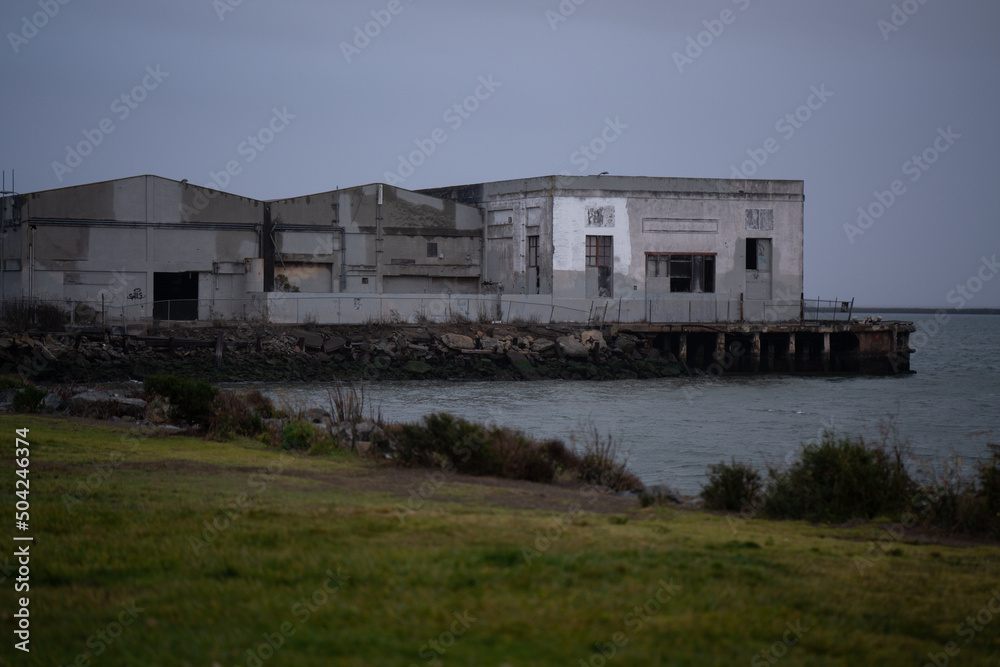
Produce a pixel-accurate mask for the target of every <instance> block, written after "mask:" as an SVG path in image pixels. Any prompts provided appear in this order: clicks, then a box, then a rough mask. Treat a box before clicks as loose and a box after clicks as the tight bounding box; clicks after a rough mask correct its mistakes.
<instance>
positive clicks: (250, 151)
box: [178, 107, 296, 218]
mask: <svg viewBox="0 0 1000 667" xmlns="http://www.w3.org/2000/svg"><path fill="white" fill-rule="evenodd" d="M295 118H296V116H295V114H292V113H289V112H288V107H282V108H281V109H278V108H277V107H275V108H273V109H272V110H271V118H270V119H269V120H268V121H267V122H266V123H265V124H264V125H263V127H261V128H260V129H259V130H257V131H256V132H255V133H253V134H250V135H248V136H247V138H246V139H244V140H243V141H242V142H240V144H239V145H238V146H237V147H236V154H237V155H238V156H239V158H242V159H234V160H229V161H228V162H226V164H225V166H224V168H223V169H220V170H219V171H212V170H210V171H209V172H208V182H207V183H206V184H205V187H206V188H208V191H207V192H205V191H199V192H197V193H196V194H195V196H194V198H193V199H192V200H191V204H192V205H190V206H189V205H188V204H186V203H182V204H180V205H179V206H178V208H179V209H180V212H181V214H182V215H185V216H188V217H190V218H193V217H195V216H197V215H198V214H199V213H201V212H202V211H204V210H205V209H206V208H208V205H209V203H210V202H211V201H212V200H213V199H215V198H216V197H218V196H219V191H222V190H224V189H225V188H227V187H229V184H230V183H232V182H233V178H234V177H236V176H239V175H240V174H242V173H243V168H244V166H246V165H247V164H250V163H251V162H253V161H254V160H256V159H257V157H258V156H259V155H260V154H261V153H263V152H264V151H266V150H267V148H268V146H270V145H271V144H272V143H273V142H274V140H275V139H276V138H277V136H278V135H279V134H281V133H282V132H284V131H285V130H286V129H287V128H288V126H289V125H291V122H292V121H293V120H295ZM213 190H214V192H213Z"/></svg>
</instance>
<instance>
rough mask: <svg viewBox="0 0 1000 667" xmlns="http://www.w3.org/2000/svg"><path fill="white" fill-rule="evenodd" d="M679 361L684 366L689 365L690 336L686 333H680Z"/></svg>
mask: <svg viewBox="0 0 1000 667" xmlns="http://www.w3.org/2000/svg"><path fill="white" fill-rule="evenodd" d="M677 359H678V361H680V362H681V365H682V366H687V362H688V336H687V334H685V333H682V334H681V335H680V349H679V350H678V354H677Z"/></svg>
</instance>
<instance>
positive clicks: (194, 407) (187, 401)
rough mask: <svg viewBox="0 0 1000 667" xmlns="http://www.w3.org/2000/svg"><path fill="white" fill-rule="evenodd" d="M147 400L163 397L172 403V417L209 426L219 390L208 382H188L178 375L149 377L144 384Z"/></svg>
mask: <svg viewBox="0 0 1000 667" xmlns="http://www.w3.org/2000/svg"><path fill="white" fill-rule="evenodd" d="M143 391H144V392H145V394H146V397H147V398H151V397H153V396H162V397H163V398H166V399H167V400H169V401H170V404H171V406H172V409H171V413H172V416H174V417H177V418H179V419H183V420H185V421H187V422H190V423H198V424H207V423H208V420H209V418H210V416H211V413H212V401H214V400H215V397H216V396H217V395H218V394H219V390H218V389H217V388H215V387H213V386H212V385H211V384H209V383H208V382H207V381H206V380H197V381H195V380H188V379H186V378H182V377H178V376H176V375H149V376H147V377H146V379H145V381H144V382H143Z"/></svg>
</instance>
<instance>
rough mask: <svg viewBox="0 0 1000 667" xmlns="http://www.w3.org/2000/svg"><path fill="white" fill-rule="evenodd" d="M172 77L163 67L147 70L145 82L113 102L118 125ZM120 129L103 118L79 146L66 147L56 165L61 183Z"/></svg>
mask: <svg viewBox="0 0 1000 667" xmlns="http://www.w3.org/2000/svg"><path fill="white" fill-rule="evenodd" d="M168 76H170V72H163V71H161V70H160V66H159V65H157V66H156V67H153V66H152V65H150V66H148V67H146V75H145V76H144V77H142V81H140V82H139V83H138V84H136V85H135V86H134V87H133V88H132V89H131V90H129V91H127V92H125V93H122V94H121V95H119V96H118V97H116V98H115V99H114V101H112V102H111V113H113V114H114V115H115V117H117V118H118V122H124V121H125V120H126V119H127V118H128V117H129V116H131V115H132V112H133V111H135V110H136V109H138V108H139V105H140V104H142V103H143V102H144V101H145V100H146V99H147V98H148V97H149V94H150V93H151V92H153V91H154V90H156V89H157V88H159V87H160V84H161V83H163V81H164V79H166V78H167V77H168ZM116 129H117V126H116V125H115V122H114V120H112V119H111V118H110V117H105V118H102V119H101V120H100V121H98V123H97V127H95V128H94V129H92V130H88V129H84V130H83V131H82V134H83V139H82V140H81V141H79V142H77V143H76V145H67V146H66V158H65V160H64V161H63V162H59V161H54V162H53V163H52V170H53V171H54V172H55V175H56V178H57V179H58V180H59V182H60V183H62V181H63V178H64V177H65V176H66V174H70V173H72V172H73V170H74V169H76V168H77V167H79V166H80V165H81V164H83V160H84V158H86V157H87V156H88V155H90V154H91V153H93V152H94V149H95V148H97V147H98V146H100V145H101V144H102V143H104V139H105V138H106V137H107V136H108V135H110V134H111V133H112V132H114V131H115V130H116Z"/></svg>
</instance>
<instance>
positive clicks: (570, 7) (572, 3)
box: [545, 0, 587, 32]
mask: <svg viewBox="0 0 1000 667" xmlns="http://www.w3.org/2000/svg"><path fill="white" fill-rule="evenodd" d="M586 2H587V0H562V1H561V2H560V3H559V6H558V7H556V10H558V11H553V10H551V9H547V10H545V20H546V21H548V23H549V27H550V28H552V32H555V31H556V30H558V29H559V24H560V23H565V22H566V21H568V20H569V17H570V16H573V14H575V13H576V8H577V7H579V6H580V5H583V4H586Z"/></svg>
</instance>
